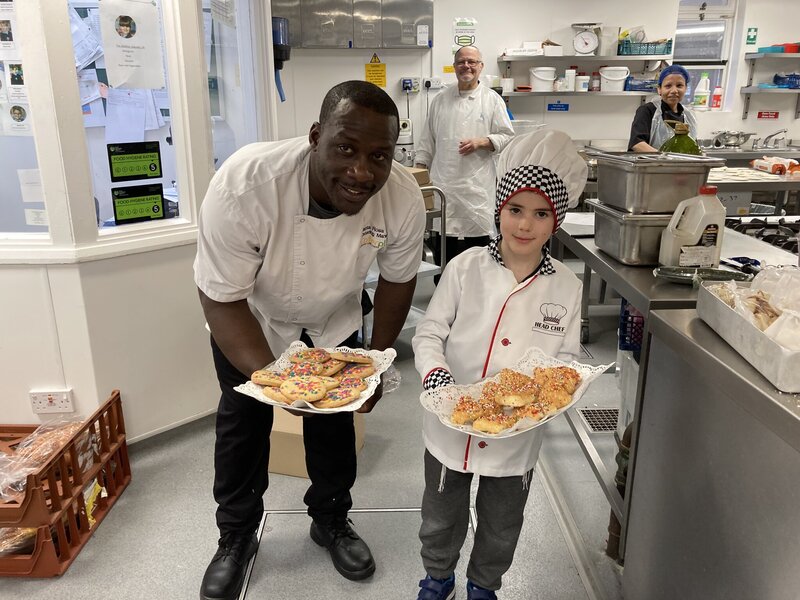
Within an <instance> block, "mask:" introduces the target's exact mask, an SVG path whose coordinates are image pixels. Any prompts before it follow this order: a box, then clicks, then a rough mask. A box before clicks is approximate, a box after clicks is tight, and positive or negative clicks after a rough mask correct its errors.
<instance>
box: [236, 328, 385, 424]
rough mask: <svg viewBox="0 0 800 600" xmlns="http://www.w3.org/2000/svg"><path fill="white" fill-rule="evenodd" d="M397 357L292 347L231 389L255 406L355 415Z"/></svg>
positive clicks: (296, 344)
mask: <svg viewBox="0 0 800 600" xmlns="http://www.w3.org/2000/svg"><path fill="white" fill-rule="evenodd" d="M395 356H397V353H396V352H395V351H394V350H393V349H391V348H389V349H388V350H384V351H380V350H362V349H359V348H347V347H344V346H339V347H336V348H309V347H308V346H306V345H305V344H304V343H303V342H300V341H297V342H292V344H291V345H290V346H289V348H288V349H287V350H286V351H285V352H284V353H283V354H281V356H280V357H279V358H278V359H277V360H276V361H275V362H273V363H272V364H270V365H268V366H267V367H265V368H263V369H259V370H258V371H255V372H254V373H253V374H252V375H251V376H250V381H248V382H247V383H245V384H243V385H240V386H237V387H236V388H234V389H235V390H236V391H237V392H241V393H243V394H245V395H247V396H250V397H252V398H255V399H256V400H259V401H260V402H265V403H266V404H272V405H273V406H281V407H284V408H288V407H291V408H292V409H296V410H299V411H303V412H308V413H331V412H345V411H355V410H358V409H359V408H360V407H361V406H362V405H363V404H364V402H366V400H367V399H369V398H370V396H372V394H373V393H374V392H375V389H376V388H377V387H378V384H379V383H380V380H381V379H380V375H381V373H383V372H384V371H386V369H388V368H389V366H390V365H391V364H392V362H393V361H394V359H395Z"/></svg>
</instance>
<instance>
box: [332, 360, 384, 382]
mask: <svg viewBox="0 0 800 600" xmlns="http://www.w3.org/2000/svg"><path fill="white" fill-rule="evenodd" d="M374 373H375V367H373V366H372V365H362V364H356V363H353V364H349V365H347V366H346V367H345V368H344V369H342V370H341V371H339V372H338V373H337V374H336V376H337V377H338V378H339V379H345V378H348V377H357V378H358V379H364V378H365V377H369V376H370V375H373V374H374Z"/></svg>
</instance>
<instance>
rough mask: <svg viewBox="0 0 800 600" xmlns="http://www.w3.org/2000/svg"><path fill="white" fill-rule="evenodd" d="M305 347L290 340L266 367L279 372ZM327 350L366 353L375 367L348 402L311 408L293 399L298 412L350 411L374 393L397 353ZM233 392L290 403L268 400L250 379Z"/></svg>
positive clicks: (393, 351)
mask: <svg viewBox="0 0 800 600" xmlns="http://www.w3.org/2000/svg"><path fill="white" fill-rule="evenodd" d="M307 348H308V346H306V345H305V344H304V343H303V342H300V341H296V342H292V343H291V344H290V345H289V347H288V348H287V349H286V351H285V352H284V353H283V354H281V355H280V357H279V358H278V359H277V360H276V361H275V362H274V363H272V365H271V366H270V368H269V370H270V371H274V372H276V373H280V372H281V371H283V370H284V369H286V368H287V367H289V366H290V365H291V364H292V363H291V361H290V360H289V357H290V356H291V355H293V354H296V353H297V352H300V351H301V350H306V349H307ZM325 350H327V351H328V352H334V351H335V352H342V353H345V354H350V353H358V354H366V355H367V356H369V357H370V358H371V359H372V364H373V367H374V368H375V373H374V374H373V375H370V376H369V377H365V378H364V383H366V384H367V389H365V390H364V391H363V392H361V395H360V396H359V397H358V398H357V399H356V400H354V401H353V402H351V403H350V404H345V405H344V406H339V407H337V408H314V405H312V404H311V403H310V402H306V401H304V400H296V401H294V402H293V403H292V404H291V408H292V409H294V410H299V411H301V412H307V413H312V414H317V415H318V414H326V413H337V412H354V411H356V410H358V409H359V408H361V406H363V404H364V402H366V401H367V400H368V399H369V398H370V397H371V396H372V394H374V393H375V389H376V388H377V387H378V384H379V383H380V382H381V373H383V372H385V371H386V369H388V368H389V366H390V365H391V364H392V362H393V361H394V359H395V357H396V356H397V352H396V351H395V350H394V348H388V349H387V350H362V349H360V348H347V347H345V346H337V347H336V348H325ZM233 389H234V390H236V391H237V392H241V393H242V394H245V395H246V396H250V397H251V398H255V399H256V400H258V401H259V402H263V403H264V404H271V405H272V406H280V407H281V408H287V407H289V406H290V405H288V404H284V403H283V402H276V401H275V400H270V399H269V398H267V397H266V396H265V395H264V394H263V393H262V392H261V390H262V389H264V386H261V385H257V384H255V383H253V382H252V381H248V382H247V383H244V384H242V385H237V386H236V387H235V388H233Z"/></svg>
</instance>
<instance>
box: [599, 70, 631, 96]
mask: <svg viewBox="0 0 800 600" xmlns="http://www.w3.org/2000/svg"><path fill="white" fill-rule="evenodd" d="M630 74H631V71H630V69H628V67H600V91H601V92H621V91H623V90H624V89H625V80H626V79H627V78H628V75H630Z"/></svg>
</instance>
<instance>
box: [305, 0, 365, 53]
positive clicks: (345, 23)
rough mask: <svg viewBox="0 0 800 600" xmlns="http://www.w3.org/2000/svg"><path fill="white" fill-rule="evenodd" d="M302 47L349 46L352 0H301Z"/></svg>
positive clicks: (351, 25)
mask: <svg viewBox="0 0 800 600" xmlns="http://www.w3.org/2000/svg"><path fill="white" fill-rule="evenodd" d="M300 10H301V19H302V32H303V42H302V46H303V48H350V47H351V46H352V43H353V0H301V2H300Z"/></svg>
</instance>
